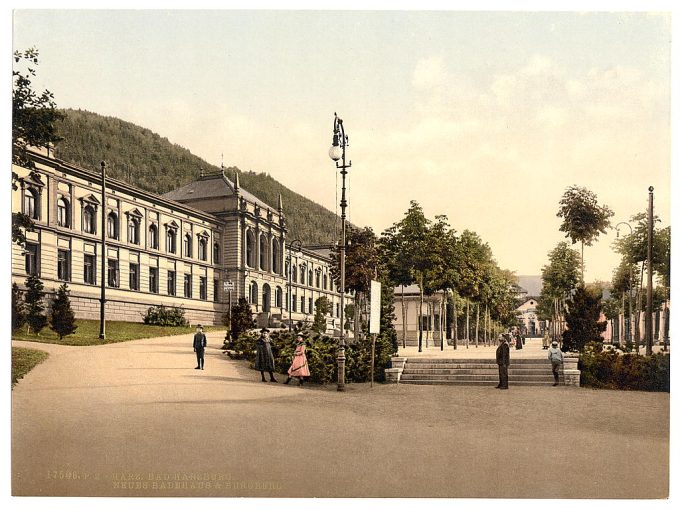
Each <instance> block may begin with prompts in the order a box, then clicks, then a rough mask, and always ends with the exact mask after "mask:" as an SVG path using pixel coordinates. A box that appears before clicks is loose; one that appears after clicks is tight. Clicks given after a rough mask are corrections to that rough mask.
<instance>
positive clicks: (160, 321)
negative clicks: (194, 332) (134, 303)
mask: <svg viewBox="0 0 680 510" xmlns="http://www.w3.org/2000/svg"><path fill="white" fill-rule="evenodd" d="M144 324H150V325H153V326H188V325H189V323H188V322H187V320H186V319H185V318H184V308H182V307H181V306H180V307H179V308H177V307H173V306H164V305H159V306H150V307H149V309H148V310H147V311H146V315H144Z"/></svg>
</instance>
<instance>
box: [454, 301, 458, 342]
mask: <svg viewBox="0 0 680 510" xmlns="http://www.w3.org/2000/svg"><path fill="white" fill-rule="evenodd" d="M457 349H458V311H457V310H456V295H455V294H454V295H453V350H454V351H455V350H457Z"/></svg>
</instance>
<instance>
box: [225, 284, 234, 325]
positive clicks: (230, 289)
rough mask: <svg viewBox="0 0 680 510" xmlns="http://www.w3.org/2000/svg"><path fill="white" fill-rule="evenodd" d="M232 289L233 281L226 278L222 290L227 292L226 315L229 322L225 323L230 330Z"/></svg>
mask: <svg viewBox="0 0 680 510" xmlns="http://www.w3.org/2000/svg"><path fill="white" fill-rule="evenodd" d="M232 290H234V282H232V281H231V280H227V281H226V282H224V292H226V293H227V294H229V309H228V317H229V324H227V327H228V328H229V329H230V330H231V291H232Z"/></svg>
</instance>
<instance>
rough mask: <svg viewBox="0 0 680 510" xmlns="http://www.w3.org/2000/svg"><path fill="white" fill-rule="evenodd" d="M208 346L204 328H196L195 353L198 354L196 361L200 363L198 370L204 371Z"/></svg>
mask: <svg viewBox="0 0 680 510" xmlns="http://www.w3.org/2000/svg"><path fill="white" fill-rule="evenodd" d="M206 345H207V342H206V338H205V334H204V333H203V326H201V325H200V324H199V325H198V326H196V334H195V335H194V352H195V353H196V360H197V361H198V366H197V367H196V368H195V369H196V370H203V365H205V359H204V356H205V346H206Z"/></svg>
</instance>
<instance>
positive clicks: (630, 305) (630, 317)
mask: <svg viewBox="0 0 680 510" xmlns="http://www.w3.org/2000/svg"><path fill="white" fill-rule="evenodd" d="M619 225H626V226H627V227H628V228H629V229H630V235H631V237H632V236H633V227H631V226H630V223H628V222H626V221H620V222H618V223H617V224H616V227H615V228H616V237H617V238H618V237H619ZM629 278H630V281H629V282H628V320H629V321H630V327H629V328H628V331H629V333H628V335H629V337H628V340H632V338H630V337H631V336H632V335H631V334H630V332H631V331H632V328H633V265H632V264H630V276H629ZM624 333H625V320H624ZM625 340H626V338H624V342H625Z"/></svg>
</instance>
